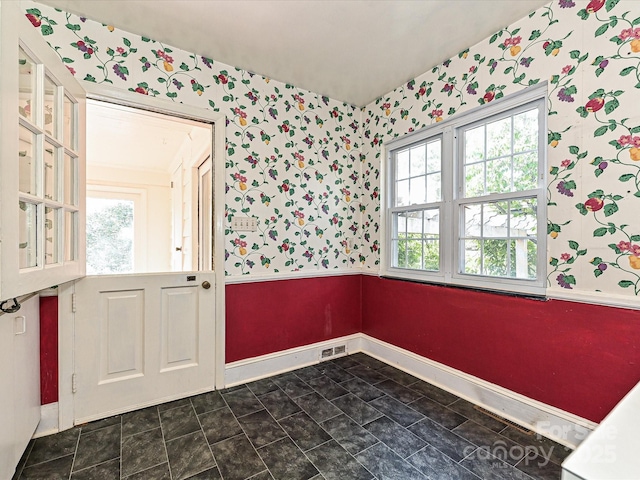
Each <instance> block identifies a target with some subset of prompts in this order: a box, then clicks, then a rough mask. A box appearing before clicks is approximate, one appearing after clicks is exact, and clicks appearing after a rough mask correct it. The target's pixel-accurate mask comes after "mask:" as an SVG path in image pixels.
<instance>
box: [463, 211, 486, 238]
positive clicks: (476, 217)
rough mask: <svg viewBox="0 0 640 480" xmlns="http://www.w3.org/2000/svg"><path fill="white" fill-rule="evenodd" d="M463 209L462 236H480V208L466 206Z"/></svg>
mask: <svg viewBox="0 0 640 480" xmlns="http://www.w3.org/2000/svg"><path fill="white" fill-rule="evenodd" d="M463 208H464V210H463V222H464V236H465V237H480V236H482V206H481V205H466V206H464V207H463Z"/></svg>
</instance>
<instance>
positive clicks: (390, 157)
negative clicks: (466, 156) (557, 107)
mask: <svg viewBox="0 0 640 480" xmlns="http://www.w3.org/2000/svg"><path fill="white" fill-rule="evenodd" d="M547 90H548V88H547V83H546V82H543V83H541V84H538V85H535V86H531V87H527V88H525V89H523V90H521V91H519V92H516V93H513V94H510V95H508V96H506V97H504V98H501V99H498V100H496V101H493V102H491V104H486V105H482V106H479V107H475V108H472V109H470V110H469V111H466V112H463V113H461V114H457V115H454V116H453V117H451V118H450V119H448V120H445V121H443V122H439V123H434V124H432V125H428V126H426V127H424V128H421V129H420V130H417V131H415V132H412V133H408V134H405V135H404V136H402V137H398V138H396V139H394V140H391V141H390V142H388V143H386V145H385V147H386V148H385V149H383V150H382V156H381V157H380V158H381V168H380V170H381V173H380V178H381V180H380V185H381V188H382V190H383V192H382V197H381V203H380V205H381V211H380V213H381V222H380V227H381V232H380V238H381V239H382V243H383V248H382V249H381V253H380V259H381V263H380V268H381V270H382V274H383V275H385V276H390V277H395V278H405V279H414V280H421V281H424V282H426V283H429V282H433V283H441V284H446V285H455V286H469V287H472V288H479V289H486V290H499V291H506V292H517V293H523V294H531V295H544V294H545V291H546V237H545V236H542V235H539V236H538V254H537V264H536V267H537V268H536V271H537V276H536V278H535V279H533V280H530V279H524V278H514V277H493V276H490V275H472V274H466V273H464V272H461V271H460V266H461V258H462V255H463V254H462V252H461V247H460V245H461V243H460V242H461V238H463V235H462V233H463V232H462V230H463V225H462V223H461V222H462V218H461V214H460V210H461V207H462V206H464V205H467V204H481V203H489V202H494V201H497V200H505V201H506V200H520V199H523V198H529V197H531V198H536V199H537V205H542V204H543V202H544V201H546V200H545V198H546V197H545V192H546V190H545V188H546V166H545V165H546V163H547V161H546V151H547V148H546V141H545V132H546V116H547V114H546V107H545V104H544V100H545V99H546V97H547ZM533 107H535V108H537V110H538V127H539V128H538V155H539V160H538V184H537V187H536V188H535V189H530V190H526V191H516V192H508V193H501V194H487V195H482V196H479V197H465V196H464V194H463V192H462V191H461V181H462V167H463V165H462V164H461V160H460V159H459V158H458V156H459V155H458V151H459V150H460V148H461V143H462V141H463V140H462V133H463V132H464V131H465V130H466V129H469V128H472V127H474V126H476V125H478V124H486V123H488V122H490V121H495V120H496V119H499V118H509V117H512V116H514V115H516V114H518V113H521V112H523V111H525V110H528V109H531V108H533ZM438 138H440V141H441V145H442V150H441V161H442V165H441V168H440V172H441V190H442V196H441V200H440V201H438V202H430V203H422V204H412V205H403V206H397V205H394V203H395V201H394V200H393V198H395V192H394V189H395V182H396V180H395V174H394V173H393V172H394V169H393V165H394V163H395V157H396V155H397V152H398V151H400V150H403V151H404V149H408V148H410V147H411V146H414V145H424V144H426V143H428V142H430V141H435V140H436V139H438ZM432 208H434V209H435V208H438V209H439V211H440V232H439V233H440V242H439V243H440V268H439V270H438V271H437V272H431V271H425V270H419V269H415V270H413V269H405V268H399V267H393V266H392V265H391V263H392V257H393V254H392V252H391V249H392V248H393V243H392V241H391V237H392V236H393V235H394V232H393V230H394V229H393V226H392V223H393V218H394V215H396V214H399V213H403V212H412V211H424V210H428V209H432ZM538 212H539V213H538V216H537V231H538V232H541V231H542V227H544V226H545V225H546V213H547V212H546V210H544V209H543V211H542V213H540V209H538ZM483 238H484V237H483Z"/></svg>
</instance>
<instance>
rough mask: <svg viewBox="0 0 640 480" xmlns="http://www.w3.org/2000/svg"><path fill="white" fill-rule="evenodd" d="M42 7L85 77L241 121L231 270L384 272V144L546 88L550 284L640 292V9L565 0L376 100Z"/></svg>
mask: <svg viewBox="0 0 640 480" xmlns="http://www.w3.org/2000/svg"><path fill="white" fill-rule="evenodd" d="M26 16H27V18H28V19H29V21H30V22H31V24H32V25H33V27H34V28H37V29H38V30H39V31H40V33H41V34H42V35H43V36H45V39H46V40H47V41H48V42H49V44H50V45H51V47H52V48H53V49H54V50H55V51H56V52H57V53H58V55H59V56H60V58H61V60H62V61H63V62H64V63H65V65H66V66H67V68H68V69H69V70H70V71H71V72H72V73H74V75H76V77H77V78H79V79H81V80H85V81H87V82H96V83H109V84H111V85H113V86H115V87H119V88H123V89H126V90H130V91H133V92H137V93H139V94H142V95H152V96H160V97H164V98H167V99H169V100H172V101H177V102H183V103H185V104H189V105H192V106H197V107H201V108H207V109H211V110H214V111H219V112H222V113H224V114H225V115H226V116H227V126H226V136H227V145H226V159H225V164H226V173H225V177H226V212H225V214H226V216H227V219H230V218H231V217H232V216H233V215H236V214H242V215H252V216H255V217H256V218H257V219H258V231H257V232H248V233H242V234H236V233H235V232H232V231H230V230H227V232H226V245H225V246H226V258H227V260H226V265H225V270H226V273H227V274H228V275H244V274H248V275H255V274H261V273H271V272H292V271H297V270H315V271H319V272H320V271H324V270H330V269H336V268H363V269H364V270H365V271H377V270H378V269H379V267H380V249H381V248H382V246H383V245H382V239H381V237H380V209H381V194H382V188H381V185H380V162H381V161H382V160H383V158H382V147H383V144H384V143H385V142H388V141H390V140H391V139H393V138H396V137H398V136H401V135H405V134H407V133H409V132H413V131H415V130H418V129H420V128H423V127H427V126H429V125H431V124H434V123H436V122H440V121H443V120H446V119H447V118H449V117H450V116H452V115H455V114H457V113H459V112H463V111H466V110H469V109H471V108H478V107H480V106H481V105H485V104H487V103H490V102H494V101H496V100H498V99H500V98H502V97H504V96H506V95H509V94H511V93H514V92H517V91H520V90H522V89H524V88H527V87H529V86H532V85H537V84H541V83H543V82H546V84H547V92H548V95H547V102H548V119H547V128H548V132H547V142H548V148H547V167H548V174H547V187H548V188H547V216H548V225H547V232H546V233H547V239H548V241H547V244H548V258H549V261H548V265H547V278H548V287H549V291H550V293H551V292H553V291H554V290H555V291H557V292H567V291H569V290H573V291H579V292H583V293H594V292H597V294H607V295H620V296H627V297H630V296H638V295H640V291H639V289H640V217H639V216H638V213H637V212H638V211H640V113H639V111H638V107H637V105H639V104H640V2H636V1H631V0H620V1H618V0H591V1H586V0H554V1H553V2H551V3H549V4H548V5H546V6H544V7H542V8H540V9H538V10H537V11H535V12H533V13H531V14H530V15H529V16H527V17H525V18H523V19H522V20H520V21H518V22H516V23H515V24H513V25H511V26H509V27H507V28H504V29H502V30H501V31H499V32H495V34H493V35H492V36H490V37H489V38H487V39H485V40H484V41H482V42H480V43H478V44H477V45H474V46H470V48H468V49H466V50H464V51H462V52H460V53H459V54H458V55H456V56H454V57H452V58H451V59H449V60H447V61H445V62H443V63H442V64H440V65H437V66H435V67H433V68H432V69H431V70H429V71H428V72H425V73H424V74H423V75H421V76H419V77H417V78H415V79H412V80H410V81H409V82H407V83H406V84H404V85H401V86H399V87H398V88H397V89H395V90H394V91H392V92H389V93H388V94H386V95H385V96H383V97H381V98H379V99H377V100H376V101H375V102H372V103H371V104H370V105H367V106H366V107H364V108H362V109H358V108H355V107H353V106H351V105H347V104H345V103H343V102H338V101H335V100H332V99H329V98H327V97H325V96H322V95H320V94H316V93H313V92H309V91H305V90H301V89H299V88H296V87H295V86H293V85H289V84H285V83H281V82H277V81H274V80H270V79H269V78H266V77H263V76H260V75H257V74H254V73H251V72H247V71H243V70H240V69H236V68H233V67H231V66H228V65H224V64H221V63H219V62H216V61H215V60H214V59H212V58H207V57H203V56H201V55H197V54H194V53H189V52H185V51H182V50H179V49H176V48H173V47H171V46H168V45H164V44H162V43H160V42H155V41H153V40H152V39H148V38H144V37H140V36H137V35H134V34H131V33H128V32H121V31H119V30H118V29H117V28H114V27H113V26H109V25H101V24H98V23H95V22H91V21H89V20H86V19H83V18H79V17H76V16H74V15H69V14H66V13H64V12H61V11H57V10H53V9H51V8H49V7H44V6H40V5H37V4H30V5H29V8H28V9H26ZM425 48H428V47H425ZM212 55H213V56H214V57H215V52H213V53H212ZM345 74H348V72H345ZM541 234H542V232H541Z"/></svg>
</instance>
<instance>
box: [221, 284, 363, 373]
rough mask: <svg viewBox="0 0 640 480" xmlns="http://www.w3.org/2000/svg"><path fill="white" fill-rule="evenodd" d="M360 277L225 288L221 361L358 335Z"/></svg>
mask: <svg viewBox="0 0 640 480" xmlns="http://www.w3.org/2000/svg"><path fill="white" fill-rule="evenodd" d="M361 279H362V276H361V275H344V276H337V277H319V278H307V279H299V280H279V281H272V282H255V283H243V284H234V285H227V286H226V311H227V315H226V330H227V332H226V361H227V363H229V362H234V361H236V360H242V359H245V358H251V357H256V356H258V355H264V354H267V353H273V352H277V351H280V350H286V349H288V348H293V347H299V346H302V345H308V344H310V343H315V342H321V341H323V340H329V339H331V338H336V337H341V336H343V335H350V334H353V333H358V332H360V331H361V329H362V316H361V306H362V297H361Z"/></svg>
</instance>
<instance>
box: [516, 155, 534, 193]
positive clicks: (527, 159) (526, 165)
mask: <svg viewBox="0 0 640 480" xmlns="http://www.w3.org/2000/svg"><path fill="white" fill-rule="evenodd" d="M537 187H538V153H537V151H535V152H529V153H524V154H521V155H516V156H514V157H513V190H514V191H516V190H533V189H535V188H537Z"/></svg>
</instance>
